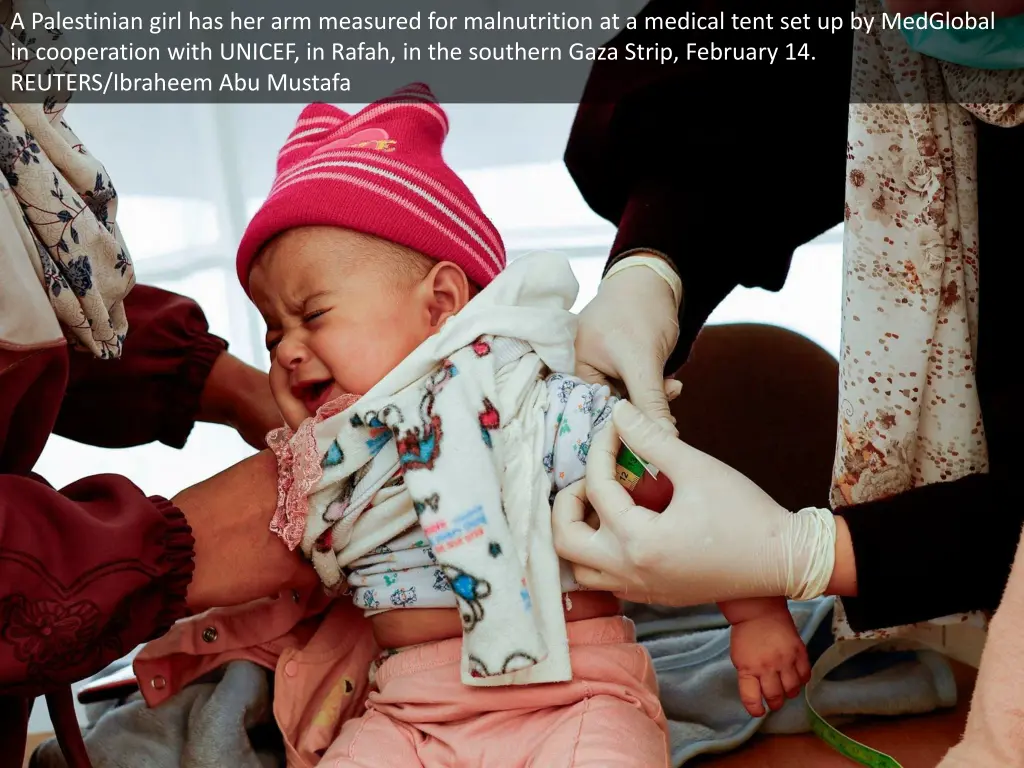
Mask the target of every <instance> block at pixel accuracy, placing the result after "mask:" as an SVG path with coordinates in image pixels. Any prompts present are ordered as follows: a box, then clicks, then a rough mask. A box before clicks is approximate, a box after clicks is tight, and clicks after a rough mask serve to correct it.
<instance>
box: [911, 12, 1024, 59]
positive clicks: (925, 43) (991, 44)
mask: <svg viewBox="0 0 1024 768" xmlns="http://www.w3.org/2000/svg"><path fill="white" fill-rule="evenodd" d="M927 16H928V14H916V15H914V16H911V17H909V19H908V20H910V21H911V22H912V24H913V23H914V22H916V23H917V24H919V25H920V28H918V27H917V26H913V27H912V28H908V26H907V25H904V26H901V27H900V32H902V33H903V37H905V38H906V40H907V44H908V45H909V46H910V48H911V49H912V50H915V51H917V52H918V53H923V54H924V55H925V56H931V57H932V58H933V59H940V60H942V61H948V62H951V63H953V64H961V65H963V66H965V67H971V68H973V69H1024V14H1022V15H1020V16H1010V17H1007V18H1004V19H996V24H995V29H949V28H946V27H937V26H936V25H934V24H926V23H925V22H924V21H923V19H924V18H926V17H927ZM919 20H920V21H919Z"/></svg>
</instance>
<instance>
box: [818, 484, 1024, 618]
mask: <svg viewBox="0 0 1024 768" xmlns="http://www.w3.org/2000/svg"><path fill="white" fill-rule="evenodd" d="M1009 490H1010V489H1008V488H1005V487H1003V488H1001V487H1000V477H999V476H998V475H994V474H987V475H969V476H967V477H964V478H961V479H960V480H954V481H952V482H948V483H935V484H933V485H926V486H922V487H920V488H914V489H912V490H910V491H907V492H904V493H901V494H899V495H897V496H892V497H890V498H888V499H881V500H879V501H873V502H868V503H865V504H858V505H856V506H854V507H849V508H846V509H843V510H841V511H840V512H838V513H839V514H842V516H843V517H844V519H845V520H846V524H847V525H848V526H849V529H850V538H851V540H852V541H853V551H854V553H855V557H856V560H857V597H856V598H848V597H844V598H843V606H844V607H845V609H846V612H847V616H848V618H849V620H850V626H851V627H853V629H854V630H856V631H858V632H861V631H865V630H869V629H881V628H884V627H891V626H897V625H901V624H910V623H913V622H916V621H926V620H929V619H937V618H939V617H941V616H949V615H950V614H954V613H961V612H966V611H976V610H995V609H996V608H997V607H998V605H999V600H1000V598H1001V597H1002V594H1003V589H1004V587H1005V586H1006V580H1007V579H1008V578H1009V575H1010V567H1011V565H1012V563H1013V556H1014V552H1015V551H1016V548H1017V542H1018V541H1019V540H1020V536H1021V525H1022V524H1024V508H1022V507H1021V505H1020V504H1019V503H1015V502H1014V498H1015V497H1014V496H1013V495H1011V494H1010V493H1009Z"/></svg>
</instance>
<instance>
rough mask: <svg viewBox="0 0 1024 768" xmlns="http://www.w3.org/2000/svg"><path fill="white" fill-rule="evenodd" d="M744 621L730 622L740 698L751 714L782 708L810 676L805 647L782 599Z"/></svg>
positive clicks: (758, 714) (756, 714)
mask: <svg viewBox="0 0 1024 768" xmlns="http://www.w3.org/2000/svg"><path fill="white" fill-rule="evenodd" d="M775 605H776V606H778V607H779V608H781V610H780V609H779V608H776V609H773V610H770V611H765V612H763V613H761V614H760V615H758V616H754V617H751V618H749V619H746V620H745V621H739V622H735V623H733V626H732V642H731V646H732V647H731V654H732V663H733V665H735V667H736V671H737V672H738V673H739V688H740V700H741V701H742V702H743V706H744V707H746V710H747V712H749V713H750V714H751V715H753V716H754V717H761V716H763V715H764V714H766V713H765V709H764V704H763V701H767V702H768V707H769V708H770V709H771V710H772V711H773V712H774V711H776V710H779V709H782V705H783V704H785V703H786V698H790V699H792V698H793V697H795V696H796V695H797V694H799V693H800V689H801V687H803V685H804V684H805V683H806V682H807V681H808V680H810V679H811V665H810V662H809V661H808V659H807V648H806V647H805V646H804V643H803V640H801V639H800V634H799V633H798V632H797V630H796V625H795V624H794V623H793V617H792V616H791V615H790V613H789V611H788V610H787V609H786V607H785V603H784V602H782V603H776V604H775Z"/></svg>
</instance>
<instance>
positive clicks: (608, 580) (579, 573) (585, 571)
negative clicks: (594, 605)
mask: <svg viewBox="0 0 1024 768" xmlns="http://www.w3.org/2000/svg"><path fill="white" fill-rule="evenodd" d="M572 576H573V578H574V579H576V583H577V584H579V585H580V586H581V587H586V588H587V589H595V590H600V591H601V592H615V591H616V590H620V589H623V588H625V584H623V582H622V579H620V578H618V577H616V576H612V575H611V574H609V573H606V572H605V571H599V570H596V569H595V568H588V567H587V566H585V565H579V564H576V565H574V566H573V567H572Z"/></svg>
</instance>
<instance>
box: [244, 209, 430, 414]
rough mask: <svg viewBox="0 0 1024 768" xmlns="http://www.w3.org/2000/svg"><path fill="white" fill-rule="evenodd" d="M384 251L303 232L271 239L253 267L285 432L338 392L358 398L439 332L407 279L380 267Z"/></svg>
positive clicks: (332, 231)
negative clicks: (286, 428) (285, 426)
mask: <svg viewBox="0 0 1024 768" xmlns="http://www.w3.org/2000/svg"><path fill="white" fill-rule="evenodd" d="M392 247H393V246H391V244H389V243H386V242H384V241H381V240H378V239H377V238H374V237H369V236H367V235H363V234H360V233H357V232H350V231H348V230H343V229H336V228H330V227H308V228H303V229H296V230H291V231H288V232H286V233H284V234H283V235H281V236H280V237H278V238H277V239H276V240H274V241H273V242H272V243H270V244H269V245H268V246H267V247H266V248H265V249H264V251H263V252H262V253H261V254H260V257H259V259H258V260H257V261H256V264H255V265H254V266H253V269H252V272H251V274H250V277H249V290H250V293H251V294H252V297H253V300H254V301H255V303H256V307H257V309H259V311H260V314H261V315H263V319H264V320H265V321H266V324H267V337H266V339H267V350H268V351H269V352H270V388H271V391H272V392H273V395H274V399H275V400H276V401H277V406H278V408H280V410H281V415H282V416H283V417H284V420H285V423H286V424H287V425H288V426H289V427H291V428H292V429H296V428H297V427H298V426H299V425H300V424H301V423H302V422H303V421H304V420H305V419H306V418H308V417H309V416H312V415H314V414H315V413H316V410H317V408H319V407H320V406H321V405H323V404H324V403H327V402H329V401H331V400H333V399H335V398H337V397H339V396H340V395H343V394H355V395H362V394H365V393H366V392H367V391H368V390H369V389H370V388H371V387H373V386H374V385H375V384H376V383H377V382H378V381H380V380H381V379H382V378H384V376H385V375H386V374H387V373H388V372H389V371H390V370H391V369H392V368H394V367H395V366H396V365H397V364H398V363H399V362H401V361H402V360H403V359H404V358H405V357H407V356H408V355H409V354H410V353H411V352H412V351H413V350H414V349H416V347H418V346H419V345H420V344H422V343H423V341H425V340H426V339H427V338H428V337H429V336H431V335H432V334H433V333H435V332H436V331H437V325H436V323H435V322H434V319H435V318H433V317H432V316H431V314H432V313H431V312H430V310H429V308H428V307H427V306H425V303H424V302H423V301H421V300H420V299H421V298H422V297H421V296H420V295H419V294H421V293H423V291H422V289H421V286H420V285H419V284H418V281H417V280H416V279H415V277H414V276H413V277H410V276H409V275H408V274H407V273H399V274H398V275H396V272H395V270H394V269H389V268H388V266H389V259H388V249H389V248H392ZM390 263H391V264H392V265H393V259H392V260H391V261H390Z"/></svg>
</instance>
